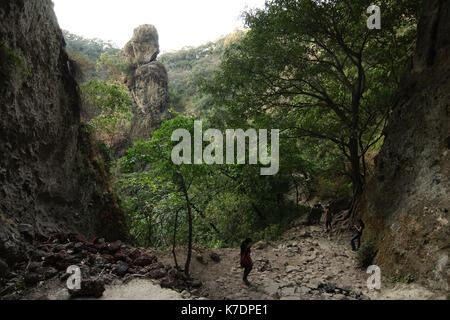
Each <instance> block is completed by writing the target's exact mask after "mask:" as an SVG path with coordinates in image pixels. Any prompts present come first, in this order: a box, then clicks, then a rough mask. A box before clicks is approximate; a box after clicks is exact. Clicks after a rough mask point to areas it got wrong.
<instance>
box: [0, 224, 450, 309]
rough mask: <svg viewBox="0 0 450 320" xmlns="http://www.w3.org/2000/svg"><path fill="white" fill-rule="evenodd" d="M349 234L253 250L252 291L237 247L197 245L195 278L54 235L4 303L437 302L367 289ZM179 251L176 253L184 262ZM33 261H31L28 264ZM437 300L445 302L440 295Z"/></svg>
mask: <svg viewBox="0 0 450 320" xmlns="http://www.w3.org/2000/svg"><path fill="white" fill-rule="evenodd" d="M350 235H351V234H349V233H346V232H344V233H342V232H340V233H339V234H335V235H333V234H331V235H329V234H327V233H325V231H324V228H323V227H322V226H318V225H313V226H305V225H304V224H303V223H301V222H298V223H297V224H294V225H293V227H292V228H291V229H290V230H289V231H287V232H286V233H285V234H284V236H283V237H282V239H280V240H278V241H274V242H258V243H256V244H255V245H254V246H253V250H252V258H253V261H254V268H253V271H252V273H251V274H250V276H249V280H250V282H251V286H250V287H247V286H246V285H245V284H244V283H243V282H242V269H241V268H240V266H239V249H209V248H201V247H195V248H194V252H193V261H192V264H191V275H192V277H193V279H195V280H190V279H186V278H185V277H184V275H183V273H181V272H178V271H177V270H176V269H175V268H174V267H173V255H172V252H170V251H159V250H154V249H142V248H140V249H136V248H131V247H128V246H126V245H122V244H120V242H115V243H106V242H104V240H103V239H94V240H93V241H87V240H84V239H83V238H82V237H79V236H75V235H58V236H56V237H53V238H51V239H48V240H47V241H46V242H45V243H43V244H41V245H40V246H39V248H40V249H39V250H37V251H35V252H34V253H33V255H32V256H31V257H30V261H29V262H28V263H26V264H25V263H24V264H22V266H21V267H22V269H20V268H19V269H18V270H17V271H16V272H15V273H12V274H11V275H10V280H9V281H8V282H7V283H5V284H4V286H3V287H2V289H1V290H0V291H1V293H0V295H1V296H3V297H0V298H1V299H18V298H19V299H50V300H64V299H70V298H82V299H90V298H97V299H106V300H120V299H128V300H158V299H165V300H178V299H215V300H223V299H226V300H266V299H268V300H278V299H281V300H300V299H301V300H368V299H436V298H440V297H438V296H436V294H433V293H432V292H430V291H428V290H426V289H425V288H423V287H421V286H420V285H418V284H411V285H406V284H398V285H396V286H394V285H392V284H391V283H390V282H389V281H387V280H385V279H383V285H382V286H383V287H382V290H381V291H373V290H372V291H370V290H368V289H367V287H366V281H367V278H368V276H369V275H368V274H366V273H365V270H362V269H361V268H358V267H357V262H356V254H355V252H353V251H351V249H350V245H349V243H348V240H349V238H350V237H349V236H350ZM184 254H185V250H184V248H178V249H177V257H178V261H184V258H185V256H184ZM33 260H34V261H33ZM69 265H79V266H80V268H81V270H82V274H83V283H82V291H81V292H78V293H77V292H69V290H68V289H67V288H66V281H67V278H68V274H66V273H65V270H66V268H67V267H68V266H69ZM442 298H445V296H444V297H442Z"/></svg>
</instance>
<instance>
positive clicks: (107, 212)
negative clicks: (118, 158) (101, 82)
mask: <svg viewBox="0 0 450 320" xmlns="http://www.w3.org/2000/svg"><path fill="white" fill-rule="evenodd" d="M52 8H53V3H52V1H51V0H33V1H24V0H6V1H1V2H0V260H3V262H5V261H6V263H8V264H9V265H10V266H11V265H12V264H14V262H16V261H17V260H21V259H23V258H24V250H25V248H26V247H27V246H29V245H31V244H28V245H25V244H26V243H29V242H31V241H32V240H33V237H39V235H47V234H49V233H51V232H56V231H58V232H59V231H63V232H75V233H79V234H83V235H85V236H97V235H99V236H104V237H106V238H108V239H110V240H113V239H117V238H120V237H122V236H123V235H124V234H125V228H124V224H123V214H122V211H121V210H120V208H119V207H118V204H117V200H116V198H115V197H114V195H113V194H112V192H111V186H110V183H109V179H108V176H107V174H106V172H105V171H104V169H103V158H102V157H101V155H100V153H99V152H97V151H96V149H94V148H93V145H92V144H91V140H90V137H89V135H88V133H87V131H86V130H85V129H84V128H83V126H82V125H81V123H80V99H79V92H78V85H77V83H76V82H75V80H74V78H73V75H72V71H73V69H74V68H73V67H72V63H71V62H70V61H69V59H68V57H67V54H66V51H65V42H64V38H63V35H62V32H61V30H60V28H59V26H58V23H57V20H56V17H55V14H54V12H53V9H52ZM19 226H20V227H19ZM27 241H28V242H27Z"/></svg>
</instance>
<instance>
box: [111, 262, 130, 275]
mask: <svg viewBox="0 0 450 320" xmlns="http://www.w3.org/2000/svg"><path fill="white" fill-rule="evenodd" d="M128 268H129V266H128V263H126V262H123V261H118V262H117V264H116V266H115V267H114V269H113V272H114V274H115V275H118V276H119V277H123V276H124V275H125V274H127V272H128Z"/></svg>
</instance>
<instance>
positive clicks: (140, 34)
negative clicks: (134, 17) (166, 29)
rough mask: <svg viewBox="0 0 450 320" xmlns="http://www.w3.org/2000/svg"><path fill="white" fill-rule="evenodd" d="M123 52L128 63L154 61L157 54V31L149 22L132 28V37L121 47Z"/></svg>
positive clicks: (139, 63) (138, 63) (140, 63)
mask: <svg viewBox="0 0 450 320" xmlns="http://www.w3.org/2000/svg"><path fill="white" fill-rule="evenodd" d="M123 54H124V56H125V58H126V60H127V61H128V62H129V63H132V64H137V65H142V64H145V63H149V62H152V61H155V59H156V57H157V56H158V54H159V37H158V31H157V30H156V28H155V27H154V26H153V25H151V24H144V25H141V26H139V27H137V28H136V29H134V33H133V37H132V38H131V40H130V41H129V42H128V43H127V44H126V45H125V47H124V48H123Z"/></svg>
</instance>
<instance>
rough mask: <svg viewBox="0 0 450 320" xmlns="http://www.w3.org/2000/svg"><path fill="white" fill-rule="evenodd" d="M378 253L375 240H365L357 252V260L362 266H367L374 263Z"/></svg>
mask: <svg viewBox="0 0 450 320" xmlns="http://www.w3.org/2000/svg"><path fill="white" fill-rule="evenodd" d="M376 254H377V250H376V244H375V242H373V241H368V242H365V243H363V244H362V245H361V247H360V248H359V250H358V253H357V254H356V260H357V261H358V265H359V266H360V267H361V268H367V267H368V266H370V265H371V264H372V261H373V259H374V258H375V256H376Z"/></svg>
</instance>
